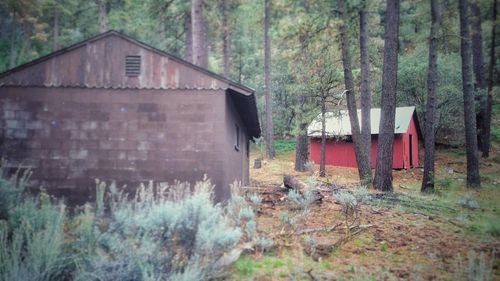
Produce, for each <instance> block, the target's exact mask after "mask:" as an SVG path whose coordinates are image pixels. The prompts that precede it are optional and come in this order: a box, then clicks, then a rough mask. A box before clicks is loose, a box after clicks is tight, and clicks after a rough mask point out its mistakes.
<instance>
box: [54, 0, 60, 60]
mask: <svg viewBox="0 0 500 281" xmlns="http://www.w3.org/2000/svg"><path fill="white" fill-rule="evenodd" d="M59 15H60V14H59V11H58V9H57V7H54V22H53V30H52V33H53V37H52V51H53V52H54V51H57V50H59Z"/></svg>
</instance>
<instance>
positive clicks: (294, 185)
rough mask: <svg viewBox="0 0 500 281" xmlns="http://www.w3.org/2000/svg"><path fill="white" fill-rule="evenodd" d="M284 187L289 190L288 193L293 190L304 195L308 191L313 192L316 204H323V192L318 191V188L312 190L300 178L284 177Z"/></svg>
mask: <svg viewBox="0 0 500 281" xmlns="http://www.w3.org/2000/svg"><path fill="white" fill-rule="evenodd" d="M283 185H284V186H285V188H286V189H287V191H288V192H290V191H291V190H294V191H295V192H298V193H299V194H301V195H303V194H304V193H305V192H307V191H311V192H312V193H313V197H314V202H317V203H321V202H322V201H323V197H324V196H323V194H321V191H320V190H318V189H317V188H315V187H314V188H310V187H308V186H307V184H305V183H304V182H302V181H301V180H299V179H298V178H296V177H294V176H290V175H286V176H285V177H283Z"/></svg>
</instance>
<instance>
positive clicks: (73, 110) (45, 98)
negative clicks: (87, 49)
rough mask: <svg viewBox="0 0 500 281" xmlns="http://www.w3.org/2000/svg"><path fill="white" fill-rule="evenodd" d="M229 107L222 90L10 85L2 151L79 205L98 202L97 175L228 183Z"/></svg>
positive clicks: (3, 106) (4, 91)
mask: <svg viewBox="0 0 500 281" xmlns="http://www.w3.org/2000/svg"><path fill="white" fill-rule="evenodd" d="M224 110H225V94H224V92H223V91H216V90H191V91H189V90H186V91H184V90H106V89H83V88H81V89H80V88H35V87H34V88H15V87H3V88H0V154H1V157H3V158H6V159H7V160H8V162H9V164H10V165H11V166H12V167H18V166H24V167H30V168H32V169H33V172H34V173H33V178H32V179H33V188H38V187H41V186H42V187H44V188H45V189H46V190H47V191H48V192H49V193H51V194H53V195H56V196H64V197H66V198H67V199H68V201H69V202H70V203H72V204H73V203H75V204H78V203H82V202H84V201H86V200H93V196H94V194H95V190H94V189H95V183H94V180H95V178H99V179H102V180H108V181H110V180H116V181H117V183H118V184H119V185H123V184H127V186H128V187H130V188H135V187H136V186H138V184H139V183H140V182H146V181H148V180H155V181H166V182H173V180H174V179H177V180H181V181H195V180H199V179H201V178H202V177H203V174H205V173H206V174H208V176H209V177H210V178H211V179H212V181H213V182H214V184H216V185H218V186H222V185H224V183H225V178H224V171H223V167H224V163H223V161H224V159H223V157H221V155H223V154H222V152H223V142H224V137H225V134H224V130H225V128H224V127H225V126H224V125H225V123H224V122H225V120H224ZM216 190H217V188H216ZM216 193H217V197H218V198H219V199H223V198H224V197H227V195H228V194H227V190H226V189H220V190H219V191H218V192H217V191H216Z"/></svg>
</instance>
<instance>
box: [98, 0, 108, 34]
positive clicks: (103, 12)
mask: <svg viewBox="0 0 500 281" xmlns="http://www.w3.org/2000/svg"><path fill="white" fill-rule="evenodd" d="M107 6H108V1H107V0H99V32H100V33H103V32H106V31H108V7H107Z"/></svg>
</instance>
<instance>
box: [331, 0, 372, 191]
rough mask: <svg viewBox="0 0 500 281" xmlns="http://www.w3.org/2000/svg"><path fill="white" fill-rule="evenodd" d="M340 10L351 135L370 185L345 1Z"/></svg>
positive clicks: (364, 178) (360, 169) (363, 180)
mask: <svg viewBox="0 0 500 281" xmlns="http://www.w3.org/2000/svg"><path fill="white" fill-rule="evenodd" d="M338 5H339V7H338V9H339V13H340V16H341V17H342V20H341V24H340V27H339V28H340V42H341V49H342V64H343V66H344V84H345V88H346V90H347V93H346V97H347V109H348V113H349V121H350V123H351V135H352V141H353V143H354V154H355V155H356V162H357V163H358V173H359V178H360V180H361V184H363V185H368V184H369V183H370V182H371V178H372V176H371V175H372V168H371V163H370V159H369V157H368V155H367V154H368V151H367V150H366V149H365V146H364V145H362V143H361V141H362V140H361V132H360V128H359V119H358V109H357V106H356V97H355V89H354V79H353V77H352V68H351V57H350V54H349V47H348V45H349V39H348V36H347V31H346V27H345V24H346V12H345V4H344V0H339V1H338Z"/></svg>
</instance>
